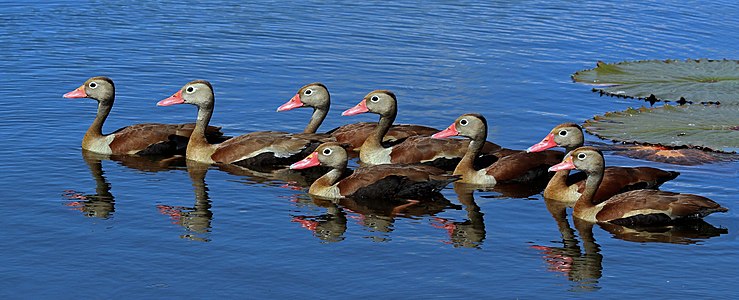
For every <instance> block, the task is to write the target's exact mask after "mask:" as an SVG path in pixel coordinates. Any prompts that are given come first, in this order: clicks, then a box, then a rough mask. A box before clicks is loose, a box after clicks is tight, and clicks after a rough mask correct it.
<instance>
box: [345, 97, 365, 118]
mask: <svg viewBox="0 0 739 300" xmlns="http://www.w3.org/2000/svg"><path fill="white" fill-rule="evenodd" d="M368 111H369V109H367V100H362V102H359V104H357V106H355V107H352V108H350V109H347V110H345V111H344V112H343V113H341V115H342V116H353V115H358V114H363V113H366V112H368Z"/></svg>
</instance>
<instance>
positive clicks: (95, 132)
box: [87, 101, 113, 136]
mask: <svg viewBox="0 0 739 300" xmlns="http://www.w3.org/2000/svg"><path fill="white" fill-rule="evenodd" d="M112 108H113V105H110V104H103V102H102V101H100V102H98V112H97V115H96V116H95V120H94V121H92V125H90V128H88V129H87V133H88V134H89V135H92V136H102V135H103V123H105V119H107V118H108V114H110V110H111V109H112Z"/></svg>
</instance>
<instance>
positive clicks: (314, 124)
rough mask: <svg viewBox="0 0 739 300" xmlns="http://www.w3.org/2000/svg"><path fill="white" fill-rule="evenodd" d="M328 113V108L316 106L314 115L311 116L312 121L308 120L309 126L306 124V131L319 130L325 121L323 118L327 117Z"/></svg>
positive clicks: (314, 131)
mask: <svg viewBox="0 0 739 300" xmlns="http://www.w3.org/2000/svg"><path fill="white" fill-rule="evenodd" d="M326 115H328V109H324V108H315V109H313V115H311V117H310V122H308V126H305V129H304V130H303V132H304V133H316V131H318V127H320V126H321V124H322V123H323V120H324V119H326Z"/></svg>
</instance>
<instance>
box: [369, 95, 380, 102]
mask: <svg viewBox="0 0 739 300" xmlns="http://www.w3.org/2000/svg"><path fill="white" fill-rule="evenodd" d="M370 101H372V102H377V101H380V97H377V96H372V98H370Z"/></svg>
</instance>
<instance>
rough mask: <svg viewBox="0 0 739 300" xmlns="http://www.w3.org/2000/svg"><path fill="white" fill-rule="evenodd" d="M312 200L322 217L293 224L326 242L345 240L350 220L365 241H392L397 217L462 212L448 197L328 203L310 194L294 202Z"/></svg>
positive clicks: (304, 218)
mask: <svg viewBox="0 0 739 300" xmlns="http://www.w3.org/2000/svg"><path fill="white" fill-rule="evenodd" d="M303 198H305V199H310V200H309V201H306V202H311V203H312V204H313V205H315V206H318V207H323V208H326V212H325V213H324V214H320V215H296V216H294V217H293V219H292V221H293V222H297V223H300V224H301V225H302V227H303V228H305V229H308V230H311V231H313V233H314V235H315V236H316V237H317V238H319V239H321V240H323V241H324V242H338V241H342V240H344V234H345V232H346V230H347V227H348V225H347V223H348V222H349V220H355V221H356V222H357V223H358V224H360V225H361V226H362V228H364V230H365V231H366V232H367V234H366V235H364V237H365V238H368V239H371V240H372V241H374V242H387V241H390V240H391V236H390V233H392V232H393V231H394V224H395V220H396V218H398V217H400V218H418V217H421V216H428V215H435V214H438V213H439V212H442V211H444V210H445V209H447V208H455V209H460V208H461V207H460V206H458V205H455V204H453V203H451V201H449V200H448V199H446V198H443V197H439V198H436V199H433V201H416V200H398V201H388V199H363V200H361V201H357V200H354V199H349V198H345V199H341V200H329V199H324V198H320V197H316V196H312V195H308V194H304V195H301V196H297V197H296V198H295V199H294V200H293V201H296V202H301V203H303V204H304V203H305V202H302V201H305V200H300V199H303Z"/></svg>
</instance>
